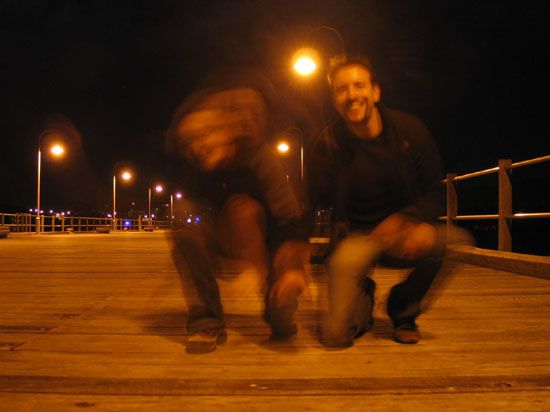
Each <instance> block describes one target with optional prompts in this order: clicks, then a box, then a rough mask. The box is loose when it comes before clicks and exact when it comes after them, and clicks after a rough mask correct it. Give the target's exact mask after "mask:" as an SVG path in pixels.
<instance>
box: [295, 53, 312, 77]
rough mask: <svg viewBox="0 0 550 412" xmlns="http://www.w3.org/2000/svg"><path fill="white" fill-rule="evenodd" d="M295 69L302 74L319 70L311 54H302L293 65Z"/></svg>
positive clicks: (305, 74)
mask: <svg viewBox="0 0 550 412" xmlns="http://www.w3.org/2000/svg"><path fill="white" fill-rule="evenodd" d="M293 68H294V70H296V72H297V73H298V74H299V75H301V76H309V75H310V74H312V73H313V72H314V71H315V70H317V64H316V63H315V61H314V60H313V59H312V58H311V57H310V56H300V57H298V58H297V59H296V61H295V62H294V66H293Z"/></svg>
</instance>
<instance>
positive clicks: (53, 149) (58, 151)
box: [36, 130, 65, 234]
mask: <svg viewBox="0 0 550 412" xmlns="http://www.w3.org/2000/svg"><path fill="white" fill-rule="evenodd" d="M48 133H52V134H53V133H54V132H53V131H52V130H44V131H43V132H42V133H40V136H38V165H37V173H36V174H37V176H36V233H37V234H39V233H40V227H41V225H40V178H41V168H42V151H41V145H42V138H43V137H44V136H46V135H47V134H48ZM50 153H51V154H52V155H53V156H55V157H60V156H62V155H63V153H65V148H64V147H63V146H62V145H61V144H60V143H53V144H52V145H51V146H50Z"/></svg>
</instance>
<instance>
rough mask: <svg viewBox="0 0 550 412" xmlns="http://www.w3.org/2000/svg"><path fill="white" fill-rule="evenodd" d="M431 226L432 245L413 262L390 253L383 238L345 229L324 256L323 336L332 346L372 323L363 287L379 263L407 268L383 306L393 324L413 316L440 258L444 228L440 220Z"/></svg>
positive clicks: (369, 306) (367, 297) (443, 241)
mask: <svg viewBox="0 0 550 412" xmlns="http://www.w3.org/2000/svg"><path fill="white" fill-rule="evenodd" d="M436 230H437V237H436V242H435V245H434V247H433V249H432V250H430V251H429V252H428V253H426V254H424V255H423V256H421V257H420V258H418V259H416V260H414V261H407V260H403V259H399V258H395V257H392V256H389V255H388V254H387V253H386V252H387V251H386V249H385V247H384V244H383V242H382V241H381V240H380V239H379V238H375V237H373V236H371V235H369V233H368V232H350V233H349V234H348V235H347V236H346V237H345V238H344V239H343V240H341V241H340V243H338V245H337V246H336V248H335V249H334V252H333V253H332V255H331V256H330V257H329V261H328V316H327V319H326V321H325V325H324V328H323V337H322V339H323V340H324V341H325V342H328V343H330V344H331V345H334V346H346V345H349V344H351V342H352V340H353V337H354V335H355V334H356V333H357V331H360V330H362V329H363V328H364V327H366V325H368V324H369V322H371V310H372V305H373V304H374V302H373V301H371V299H370V297H369V295H368V293H366V291H365V284H366V283H365V278H366V277H367V276H369V274H370V273H371V271H372V270H373V269H374V267H375V266H376V264H379V263H380V264H382V265H384V266H392V267H399V268H405V267H410V268H412V271H411V272H410V273H409V275H408V276H407V278H406V279H405V280H404V281H403V282H401V283H399V284H397V285H395V286H394V287H393V288H392V290H391V292H390V296H389V299H388V305H387V311H388V315H389V316H390V318H391V319H392V321H393V323H394V325H399V324H400V323H403V322H409V321H414V319H415V318H416V317H417V316H418V315H419V314H420V303H421V301H422V298H423V297H424V295H425V294H426V293H427V292H428V289H429V288H430V285H431V284H432V282H433V280H434V278H435V277H436V275H437V273H438V272H439V270H440V268H441V265H442V263H443V255H444V249H445V232H446V228H445V227H444V226H443V225H440V226H436ZM371 283H372V282H371Z"/></svg>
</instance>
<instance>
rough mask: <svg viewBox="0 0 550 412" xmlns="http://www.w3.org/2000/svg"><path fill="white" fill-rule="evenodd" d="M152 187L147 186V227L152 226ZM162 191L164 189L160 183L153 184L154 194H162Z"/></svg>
mask: <svg viewBox="0 0 550 412" xmlns="http://www.w3.org/2000/svg"><path fill="white" fill-rule="evenodd" d="M151 189H152V187H151V185H149V191H148V192H149V210H148V215H147V217H148V219H149V226H151V225H152V224H153V218H152V215H151V192H152V190H151ZM163 190H164V187H163V186H162V185H161V184H160V183H155V192H157V193H162V192H163Z"/></svg>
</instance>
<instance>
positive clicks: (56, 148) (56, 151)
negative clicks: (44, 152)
mask: <svg viewBox="0 0 550 412" xmlns="http://www.w3.org/2000/svg"><path fill="white" fill-rule="evenodd" d="M50 152H51V153H52V154H53V155H54V156H61V155H62V154H63V153H65V149H64V148H63V146H61V145H60V144H55V145H53V146H52V147H51V149H50Z"/></svg>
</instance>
